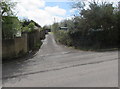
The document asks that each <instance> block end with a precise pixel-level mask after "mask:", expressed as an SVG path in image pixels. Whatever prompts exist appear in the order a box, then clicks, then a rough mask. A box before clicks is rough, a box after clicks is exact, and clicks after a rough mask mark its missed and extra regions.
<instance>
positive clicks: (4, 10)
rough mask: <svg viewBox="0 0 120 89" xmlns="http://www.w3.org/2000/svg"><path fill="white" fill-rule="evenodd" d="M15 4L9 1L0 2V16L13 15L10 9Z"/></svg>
mask: <svg viewBox="0 0 120 89" xmlns="http://www.w3.org/2000/svg"><path fill="white" fill-rule="evenodd" d="M15 5H16V3H15V2H11V1H10V0H4V1H0V6H1V14H2V16H11V15H13V14H14V13H13V11H12V9H13V8H14V7H15Z"/></svg>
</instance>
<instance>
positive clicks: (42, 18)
mask: <svg viewBox="0 0 120 89" xmlns="http://www.w3.org/2000/svg"><path fill="white" fill-rule="evenodd" d="M12 1H14V2H18V4H17V5H16V8H15V12H16V13H17V16H18V17H19V18H23V17H25V18H28V19H31V20H34V21H36V22H37V23H38V24H40V25H41V26H44V25H46V24H47V25H49V24H52V23H53V22H54V18H55V19H56V21H57V22H60V21H61V20H63V19H65V17H66V16H69V15H67V10H66V9H63V8H60V7H59V6H51V7H50V6H46V1H47V2H62V1H63V2H65V1H67V0H62V1H61V0H12ZM87 1H91V0H87ZM99 1H105V0H99ZM106 1H108V0H106ZM118 1H119V0H109V2H114V3H117V2H118ZM69 12H70V13H74V12H75V10H74V9H71V10H70V11H69ZM68 18H70V17H68Z"/></svg>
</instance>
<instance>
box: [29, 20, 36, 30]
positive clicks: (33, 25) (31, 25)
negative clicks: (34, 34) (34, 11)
mask: <svg viewBox="0 0 120 89" xmlns="http://www.w3.org/2000/svg"><path fill="white" fill-rule="evenodd" d="M34 27H35V24H34V23H33V22H31V23H30V24H29V25H28V28H29V29H30V31H34Z"/></svg>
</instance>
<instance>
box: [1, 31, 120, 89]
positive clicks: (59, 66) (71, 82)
mask: <svg viewBox="0 0 120 89" xmlns="http://www.w3.org/2000/svg"><path fill="white" fill-rule="evenodd" d="M117 59H118V52H117V51H111V52H90V51H79V50H75V49H73V48H68V47H65V46H63V45H58V44H56V42H55V40H54V36H53V34H52V33H50V34H48V35H47V36H46V39H45V40H44V41H43V45H42V47H41V49H40V50H39V52H38V53H37V54H36V56H35V57H33V58H31V59H28V60H23V61H15V62H10V63H5V64H3V86H5V87H9V86H12V87H14V86H17V87H25V86H28V87H29V86H31V87H32V86H36V87H46V86H49V87H50V86H51V87H52V86H57V87H62V86H80V87H83V86H87V87H90V86H93V87H94V86H98V87H101V86H102V87H104V86H108V87H109V86H112V87H117V86H118V75H117V74H118V68H117V67H118V64H117V63H118V60H117Z"/></svg>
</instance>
